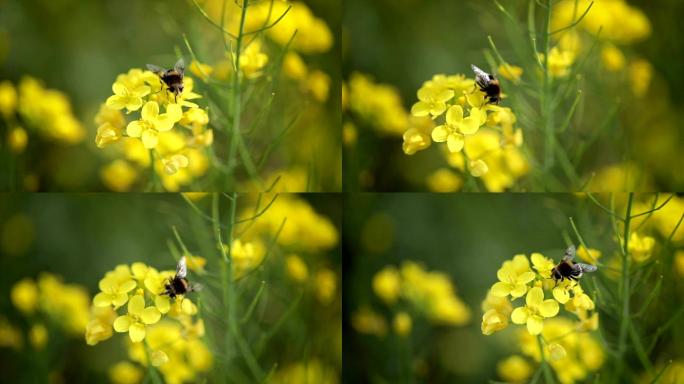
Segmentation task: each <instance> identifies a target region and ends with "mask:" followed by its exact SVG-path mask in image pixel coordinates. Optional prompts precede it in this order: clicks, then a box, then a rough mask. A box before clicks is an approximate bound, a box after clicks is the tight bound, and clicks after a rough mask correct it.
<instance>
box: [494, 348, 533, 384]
mask: <svg viewBox="0 0 684 384" xmlns="http://www.w3.org/2000/svg"><path fill="white" fill-rule="evenodd" d="M496 372H497V373H498V374H499V377H501V378H502V379H504V380H506V381H507V382H510V383H522V382H525V381H527V379H529V378H530V376H532V366H531V364H530V363H528V362H527V360H525V358H523V357H522V356H519V355H513V356H509V357H507V358H505V359H504V360H501V361H500V362H498V363H497V364H496Z"/></svg>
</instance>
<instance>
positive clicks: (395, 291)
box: [373, 266, 401, 305]
mask: <svg viewBox="0 0 684 384" xmlns="http://www.w3.org/2000/svg"><path fill="white" fill-rule="evenodd" d="M373 292H375V294H376V295H377V296H378V297H379V298H381V299H382V300H383V301H384V302H386V303H387V304H390V305H391V304H394V303H395V302H396V301H397V299H398V298H399V294H400V292H401V277H400V276H399V271H397V269H396V268H395V267H392V266H388V267H385V268H383V269H382V270H381V271H379V272H378V273H376V274H375V276H373Z"/></svg>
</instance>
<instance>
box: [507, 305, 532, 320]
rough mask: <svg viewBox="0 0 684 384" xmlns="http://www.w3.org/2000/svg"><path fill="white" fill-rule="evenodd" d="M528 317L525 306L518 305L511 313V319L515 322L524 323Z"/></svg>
mask: <svg viewBox="0 0 684 384" xmlns="http://www.w3.org/2000/svg"><path fill="white" fill-rule="evenodd" d="M528 317H529V316H528V312H527V308H525V307H518V308H516V309H514V310H513V313H511V321H513V322H514V323H515V324H525V323H526V322H527V318H528Z"/></svg>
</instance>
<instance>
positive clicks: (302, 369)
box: [269, 358, 339, 384]
mask: <svg viewBox="0 0 684 384" xmlns="http://www.w3.org/2000/svg"><path fill="white" fill-rule="evenodd" d="M338 382H339V379H338V374H337V371H336V370H335V369H334V368H332V367H330V366H329V365H326V364H325V363H323V362H321V361H320V360H319V359H315V358H313V359H309V360H308V361H302V362H296V363H292V364H288V365H286V366H284V367H282V368H280V369H278V371H276V372H275V373H274V374H273V377H272V378H271V380H270V381H269V383H272V384H289V383H320V384H337V383H338Z"/></svg>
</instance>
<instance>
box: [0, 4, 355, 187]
mask: <svg viewBox="0 0 684 384" xmlns="http://www.w3.org/2000/svg"><path fill="white" fill-rule="evenodd" d="M228 3H229V5H231V7H232V6H233V3H234V2H232V1H229V2H228ZM276 3H280V1H277V2H276ZM296 3H297V5H298V7H299V9H298V12H297V13H296V14H295V12H293V13H292V14H290V15H286V17H290V19H284V21H285V22H287V23H288V25H290V27H287V28H291V26H292V25H294V26H295V28H296V25H297V23H302V20H304V19H306V20H314V19H316V21H317V22H319V23H322V25H324V27H321V28H324V29H326V30H327V33H328V34H329V35H326V36H328V38H329V39H328V40H327V41H326V42H325V43H324V44H323V45H320V46H319V47H318V49H314V50H308V51H307V49H305V48H304V49H302V48H300V47H298V48H296V49H294V50H293V51H292V52H295V54H298V55H299V56H298V57H299V58H300V62H298V63H299V64H300V66H299V67H298V68H299V70H300V77H299V78H298V79H294V78H292V77H291V76H289V74H287V73H286V76H283V77H284V79H283V81H281V82H280V83H279V84H277V85H276V84H274V83H273V82H272V80H273V78H274V77H280V76H279V74H280V73H281V72H282V68H280V67H279V68H275V66H281V65H282V57H281V53H282V44H284V42H281V43H275V42H274V40H272V39H270V38H269V37H265V36H264V39H263V40H264V43H263V44H262V47H261V49H262V52H265V53H266V54H267V55H268V56H269V61H268V63H267V64H266V70H264V73H265V74H266V75H264V76H262V77H261V78H260V79H256V80H254V81H252V84H258V88H259V89H258V91H259V92H255V90H254V89H250V90H249V93H251V94H254V95H258V96H259V99H260V100H261V101H259V102H258V103H252V104H251V105H249V106H248V107H249V110H248V111H246V112H243V119H244V121H243V130H245V131H249V132H251V133H254V135H253V136H251V137H249V138H247V141H248V146H250V151H252V152H251V156H252V157H253V158H254V159H255V161H256V160H258V159H259V155H260V154H262V153H263V152H264V151H265V149H266V148H267V147H268V144H270V143H273V142H277V143H278V145H277V146H275V145H274V147H273V148H271V149H270V151H271V152H270V157H268V162H266V163H265V164H264V166H263V168H262V169H260V172H259V176H260V177H261V178H262V179H263V182H264V183H269V184H270V183H271V182H272V181H273V179H275V178H276V177H277V176H280V177H281V178H282V183H281V184H280V185H281V188H280V189H281V190H290V191H293V192H299V191H308V190H313V191H337V190H340V189H341V167H342V165H341V162H342V160H341V145H340V130H339V129H338V127H339V120H340V107H339V105H340V102H339V95H340V92H339V89H340V59H339V52H340V50H339V44H340V39H339V37H338V36H337V35H338V32H337V31H339V28H340V23H341V15H340V7H341V2H339V1H333V2H330V1H319V0H311V1H305V2H296ZM197 4H199V5H200V6H201V7H203V9H204V10H205V12H208V13H209V17H210V18H212V20H213V22H216V23H217V22H219V21H220V9H221V6H222V1H220V0H207V1H198V2H197ZM252 4H253V5H254V4H256V2H254V3H252ZM264 4H266V3H264V2H261V4H260V6H261V8H264V7H263V5H264ZM277 9H278V10H279V9H280V8H277ZM302 10H304V11H303V12H299V11H302ZM230 12H231V13H230V14H228V15H227V16H226V20H233V19H234V18H235V17H236V15H235V10H234V9H231V11H230ZM302 15H304V16H305V17H302ZM238 16H239V15H238ZM274 17H275V16H274ZM227 27H228V24H227ZM307 27H309V28H310V26H307ZM231 28H232V27H231ZM300 28H304V27H300ZM217 31H218V30H217V29H216V28H215V26H213V25H211V24H210V22H209V21H207V20H206V19H205V18H204V17H203V16H202V15H201V13H200V12H199V11H198V9H197V7H196V6H195V5H194V4H193V2H192V1H191V0H187V1H185V0H180V1H172V2H169V1H160V0H152V1H146V0H132V1H125V2H119V1H94V2H85V3H84V2H82V1H78V0H59V1H48V0H45V1H43V0H36V1H18V0H3V1H1V2H0V81H1V82H3V86H4V87H5V88H4V89H3V92H0V95H2V96H0V105H4V106H7V105H8V104H6V103H8V101H7V100H8V99H7V98H8V97H9V96H8V95H7V92H9V91H8V89H7V87H8V86H9V85H12V86H13V87H15V88H17V87H18V86H19V84H20V83H21V81H22V79H25V78H27V77H31V78H34V79H36V80H38V81H39V82H41V83H42V84H43V86H44V87H45V88H47V89H53V90H56V91H58V92H60V93H61V95H63V96H59V97H60V98H63V99H65V103H61V102H60V105H61V104H66V106H67V108H68V109H70V110H71V113H68V112H64V115H68V116H69V117H70V119H69V122H68V125H63V126H64V127H66V128H63V130H64V131H65V133H63V134H61V135H60V134H58V133H57V134H54V133H52V134H51V132H50V131H53V132H54V131H56V129H53V128H52V126H50V125H49V124H47V123H46V124H42V125H44V126H38V127H35V126H31V125H30V124H28V123H27V122H26V121H22V120H21V119H20V120H18V121H17V120H16V119H14V118H10V117H9V116H4V118H3V119H2V123H0V125H1V126H2V143H3V148H4V149H3V152H2V156H3V163H4V164H3V167H2V169H1V170H0V181H2V189H3V190H5V191H7V190H10V189H11V190H54V191H72V190H73V191H100V190H115V191H122V190H132V191H144V190H145V185H146V184H145V181H144V179H145V178H146V173H145V172H143V171H136V172H141V173H142V174H141V175H137V180H136V181H129V182H125V181H124V180H129V179H131V178H132V176H131V174H132V173H133V172H134V171H135V169H136V168H138V167H137V165H136V164H135V162H129V163H128V166H124V165H122V164H121V163H118V164H117V166H116V167H112V166H111V164H113V163H114V161H115V160H117V158H119V157H121V154H120V153H118V152H116V151H113V150H112V149H111V148H107V150H102V149H98V148H97V147H96V146H95V137H96V133H97V129H98V124H96V123H95V121H94V119H95V116H96V114H97V113H98V110H99V108H100V105H101V104H103V103H104V102H105V100H106V99H107V98H108V97H109V96H110V95H111V94H112V83H113V82H114V81H115V79H116V78H117V75H119V74H121V73H126V72H128V71H129V69H131V68H143V67H144V66H145V64H147V63H152V64H156V65H159V66H161V67H166V68H170V67H171V66H173V63H175V62H176V60H177V58H178V57H181V56H182V57H184V59H185V62H186V66H187V67H188V69H187V70H186V73H187V74H188V76H190V77H194V80H195V86H194V91H195V92H197V93H199V94H201V95H204V96H205V98H204V99H199V100H195V101H199V104H200V106H201V107H202V108H206V107H207V106H208V101H207V98H206V95H207V92H208V89H207V87H206V85H205V84H203V83H202V82H201V81H200V80H199V79H198V76H197V75H195V74H193V73H192V72H191V71H190V69H189V68H190V64H191V61H192V56H191V54H190V53H189V51H188V49H187V48H186V45H185V43H184V40H183V36H184V35H185V36H187V38H188V40H189V42H190V44H191V45H192V47H193V50H195V54H196V55H197V56H198V57H199V58H200V59H201V60H204V62H203V63H202V64H208V65H211V66H212V69H211V70H213V69H214V66H217V68H216V72H215V73H218V72H221V70H219V68H218V66H220V65H219V62H221V65H222V66H223V73H224V75H225V72H226V71H225V69H226V68H227V67H228V66H229V62H228V61H227V57H226V56H225V48H224V45H223V43H222V42H221V40H220V38H219V37H220V34H219V33H218V32H217ZM301 34H302V35H303V37H301V36H300V37H301V38H302V39H308V38H309V37H308V36H305V35H306V33H301ZM252 37H253V36H252ZM303 46H306V42H304V43H303ZM302 68H303V71H304V72H303V73H302V72H301V71H302ZM307 68H308V70H309V71H308V72H306V70H307ZM205 70H208V69H205ZM196 72H197V71H196ZM216 76H218V75H216ZM224 80H226V79H225V78H224ZM223 84H230V82H229V81H227V80H226V81H225V82H224V83H223ZM276 87H278V89H276ZM248 88H249V87H246V88H245V89H248ZM251 88H254V86H252V87H251ZM313 88H316V89H315V90H313ZM220 94H221V95H224V94H228V91H227V87H226V89H223V90H221V91H220ZM271 94H273V95H276V94H277V96H275V97H274V100H273V102H272V104H271V105H270V108H271V110H270V112H269V113H268V114H267V116H265V117H264V116H260V117H259V124H260V125H259V126H258V129H256V130H255V126H247V125H248V123H249V124H251V123H254V121H255V118H256V115H257V112H258V111H259V110H266V109H267V108H266V107H267V104H268V103H267V99H268V98H270V97H271ZM39 95H40V94H39ZM46 98H47V96H36V97H35V100H31V101H30V102H31V103H33V104H38V105H36V106H34V107H33V108H35V109H38V110H40V108H39V107H40V103H41V101H44V102H45V103H46V104H48V103H47V99H46ZM51 100H52V99H51ZM20 103H21V100H20ZM226 105H227V103H226ZM257 106H259V108H256V107H257ZM222 107H225V105H224V106H222ZM20 108H22V107H21V106H20ZM23 108H29V107H23ZM46 108H48V107H46ZM246 108H247V107H246ZM210 109H213V111H210V124H209V128H212V126H213V128H214V135H215V140H214V145H215V146H216V148H214V151H217V153H218V152H220V151H221V150H222V148H223V147H224V146H227V145H226V144H225V142H227V141H228V136H227V135H226V134H222V133H220V130H217V129H216V127H217V126H221V125H224V126H225V125H227V124H228V122H227V121H226V122H224V123H221V124H219V122H218V120H219V119H221V118H222V117H220V116H221V115H219V114H215V112H217V109H218V108H217V107H216V106H211V108H210ZM60 111H61V110H60ZM60 113H61V112H60ZM10 115H13V114H11V113H10ZM131 116H132V115H131ZM293 121H294V122H293ZM60 124H61V123H60ZM287 124H291V126H290V128H289V129H288V130H287V132H286V133H282V132H283V127H285V126H287ZM17 126H19V127H21V128H23V129H24V131H25V133H26V134H27V135H28V137H26V136H27V135H26V134H14V135H13V132H14V131H13V128H15V127H17ZM250 127H251V128H250ZM46 130H47V131H48V132H45V131H46ZM281 133H282V134H281ZM217 143H218V144H217ZM118 144H119V145H120V144H121V143H118ZM217 145H218V146H217ZM322 148H325V150H320V149H322ZM206 156H208V157H209V158H211V156H212V153H210V152H207V153H206ZM201 163H202V164H205V165H203V166H202V167H201V168H202V169H199V170H193V173H195V174H194V175H192V176H194V177H193V178H194V179H195V181H194V182H193V184H192V185H190V184H189V183H187V182H186V183H185V184H184V185H183V184H182V185H181V188H182V189H184V190H222V189H223V188H224V187H225V186H226V185H230V186H231V187H232V188H231V189H232V190H242V191H246V190H253V189H256V187H255V185H254V184H252V183H251V182H250V181H251V180H250V178H248V177H247V176H246V175H245V171H244V170H242V169H241V170H240V172H238V174H237V175H235V177H234V179H230V180H227V181H226V180H225V178H226V177H225V176H219V175H217V172H216V171H215V170H216V168H217V167H218V166H219V165H221V164H213V163H210V164H208V165H206V161H204V160H203V161H202V162H201ZM223 165H225V164H223ZM108 166H110V167H109V168H107V167H108ZM240 167H242V165H241V164H240ZM107 172H108V173H109V175H104V174H105V173H107ZM133 174H134V173H133ZM134 175H135V174H134ZM141 179H142V181H141ZM217 179H219V182H217V181H216V180H217ZM112 180H114V181H112ZM307 182H308V184H307ZM166 189H167V190H168V189H170V188H168V187H167V188H166ZM176 189H178V188H176ZM261 189H263V188H261Z"/></svg>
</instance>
